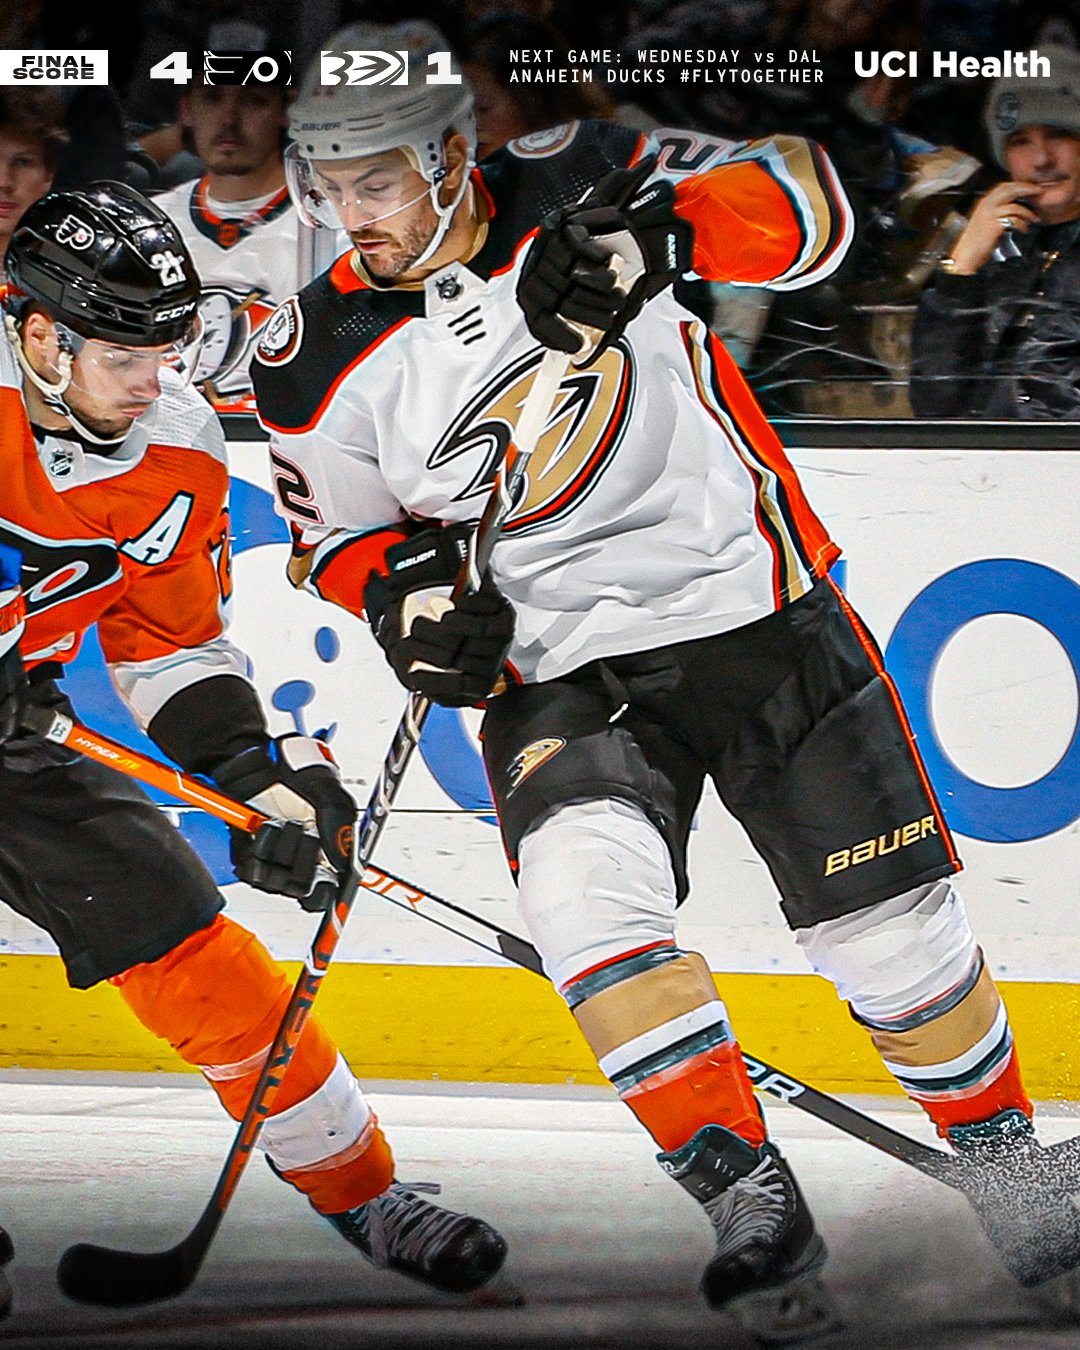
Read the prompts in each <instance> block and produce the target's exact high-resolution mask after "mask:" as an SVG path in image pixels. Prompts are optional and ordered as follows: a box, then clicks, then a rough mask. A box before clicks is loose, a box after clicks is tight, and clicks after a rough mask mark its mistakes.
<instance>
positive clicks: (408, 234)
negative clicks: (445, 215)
mask: <svg viewBox="0 0 1080 1350" xmlns="http://www.w3.org/2000/svg"><path fill="white" fill-rule="evenodd" d="M432 214H434V213H432ZM435 229H436V226H435V225H433V224H432V223H431V221H430V220H428V219H426V218H420V219H417V220H414V221H411V222H410V223H409V224H408V225H406V226H405V227H404V228H403V229H402V230H401V232H400V233H399V234H396V235H395V236H394V238H393V239H388V238H387V236H386V235H380V234H378V233H377V232H376V231H375V230H371V231H367V230H356V231H354V232H353V233H352V234H350V236H349V237H350V239H351V240H352V242H353V244H354V246H355V245H358V244H359V243H362V242H364V240H365V239H380V240H385V241H386V242H385V244H384V246H383V247H382V248H381V249H380V250H379V252H378V253H364V252H362V251H360V250H359V248H358V249H357V251H358V252H359V253H360V261H361V262H362V263H363V265H364V268H365V270H366V271H367V272H368V273H370V275H371V276H373V277H377V278H378V279H379V280H380V281H393V280H394V278H395V277H399V276H401V274H402V273H403V272H408V271H409V269H410V268H411V267H413V265H414V264H415V263H416V260H417V258H419V257H420V256H421V254H422V253H423V252H424V250H425V249H426V248H427V246H428V244H430V243H431V237H432V235H433V234H434V233H435Z"/></svg>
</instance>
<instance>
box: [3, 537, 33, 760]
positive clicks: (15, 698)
mask: <svg viewBox="0 0 1080 1350" xmlns="http://www.w3.org/2000/svg"><path fill="white" fill-rule="evenodd" d="M21 568H22V557H21V555H20V554H19V553H18V552H17V550H15V549H13V548H10V547H9V546H8V545H7V544H0V745H3V744H4V742H5V741H9V740H11V738H12V736H14V735H15V733H16V732H17V731H18V729H19V715H20V714H21V712H22V709H23V703H24V701H25V699H26V691H27V688H28V685H27V681H26V671H25V670H24V669H23V662H22V656H21V654H20V652H19V640H20V639H21V638H22V635H23V631H24V630H25V628H26V602H25V600H24V599H23V593H22V590H21V588H20V586H19V574H20V570H21Z"/></svg>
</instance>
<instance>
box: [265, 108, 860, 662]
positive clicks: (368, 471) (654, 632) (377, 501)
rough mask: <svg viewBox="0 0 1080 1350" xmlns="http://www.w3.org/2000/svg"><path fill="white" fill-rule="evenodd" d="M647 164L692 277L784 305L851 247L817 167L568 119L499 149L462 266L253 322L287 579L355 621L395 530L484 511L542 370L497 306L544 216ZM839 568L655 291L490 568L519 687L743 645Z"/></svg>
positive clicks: (519, 322)
mask: <svg viewBox="0 0 1080 1350" xmlns="http://www.w3.org/2000/svg"><path fill="white" fill-rule="evenodd" d="M650 154H655V155H656V156H657V162H656V170H655V173H656V176H658V177H662V178H665V179H667V180H669V181H670V182H672V183H673V184H674V190H675V203H676V210H677V211H678V212H679V214H681V215H683V216H685V217H686V218H687V219H688V220H690V221H691V222H692V223H693V226H694V252H693V265H694V270H695V272H696V273H697V275H698V276H700V277H703V278H704V279H706V280H713V281H727V282H731V283H734V284H737V285H751V286H758V285H765V286H769V287H772V288H775V289H781V290H787V289H794V288H797V287H801V286H808V285H811V284H812V283H814V282H816V281H820V280H822V279H823V278H825V277H827V276H829V275H830V273H831V272H832V271H833V270H834V269H835V268H836V267H837V266H838V265H839V263H840V261H841V260H842V259H843V257H844V254H845V252H846V251H847V248H848V245H849V243H850V241H851V236H852V216H851V211H850V208H849V207H848V204H847V201H846V199H845V197H844V193H843V190H842V189H841V187H840V186H839V184H838V182H837V180H836V176H835V174H834V172H833V169H832V167H831V165H830V164H829V161H828V159H827V157H826V156H825V154H824V153H823V152H822V151H821V149H820V148H819V147H817V146H815V145H813V144H812V143H810V142H808V141H805V140H802V139H800V138H799V137H793V136H774V137H768V138H765V139H762V140H759V141H751V142H746V143H736V142H733V141H725V140H719V139H717V138H715V137H708V136H699V135H696V134H694V133H691V132H685V131H677V130H668V129H658V130H655V131H652V132H650V133H649V134H648V135H644V134H642V133H640V132H637V131H633V130H631V129H629V128H627V127H622V126H616V125H614V124H612V123H605V122H582V123H574V124H571V125H568V126H562V127H554V128H551V129H550V130H548V131H544V132H538V133H536V134H535V135H532V136H526V137H524V138H522V139H521V140H519V141H511V142H510V144H509V145H508V146H506V147H505V148H504V149H503V150H501V151H499V152H498V153H497V154H495V155H493V156H491V158H490V159H488V160H485V162H484V163H483V164H481V165H480V166H479V168H478V169H477V170H476V173H475V175H474V178H473V187H474V191H475V193H476V200H477V201H478V203H479V207H478V210H479V212H480V213H481V216H482V221H481V223H480V228H479V230H478V232H477V235H476V238H475V239H474V241H473V247H472V251H471V253H470V254H469V255H468V256H467V257H466V258H465V259H463V260H461V261H458V262H454V263H450V264H448V265H447V266H445V267H442V268H440V269H439V270H438V271H436V272H433V273H432V274H431V275H430V276H428V277H426V278H425V279H424V281H423V282H422V283H418V284H416V285H405V286H393V287H383V288H380V287H378V286H376V285H374V284H373V282H372V279H371V278H370V277H368V276H367V275H365V274H364V272H363V269H362V265H361V266H357V262H358V261H359V260H358V259H357V258H356V255H346V256H345V257H343V258H341V259H339V261H338V262H336V263H335V264H334V266H333V267H332V268H331V269H330V271H329V272H327V273H325V274H324V275H323V276H322V277H319V278H318V279H317V280H315V281H314V282H312V284H311V285H310V286H308V287H306V288H305V289H304V290H303V291H301V292H300V294H299V296H298V297H296V298H294V299H292V300H289V301H287V302H286V303H285V304H284V305H283V306H282V307H281V308H279V309H278V310H277V311H276V312H275V314H274V316H273V317H272V318H271V319H270V320H269V321H268V323H267V325H266V327H265V328H264V330H263V337H262V340H261V343H260V346H259V348H258V351H257V353H256V359H255V362H254V363H253V365H252V375H253V378H254V382H255V390H256V394H257V396H258V403H259V416H260V418H261V419H262V421H263V423H264V425H266V426H267V427H268V428H269V430H270V432H271V440H272V445H271V449H272V458H273V463H274V469H275V474H276V486H277V494H278V502H279V509H280V510H281V511H282V513H283V514H284V515H285V516H286V517H287V518H288V519H289V520H290V522H291V523H292V524H293V526H294V527H295V531H296V534H297V549H296V554H295V557H294V560H293V566H292V567H291V569H290V574H291V575H292V577H293V579H294V580H295V581H298V582H300V583H301V584H304V585H305V586H307V587H308V588H309V589H311V590H313V591H315V592H316V593H317V594H319V595H322V596H323V597H324V598H326V599H329V600H333V601H335V602H336V603H338V604H341V605H343V606H344V607H346V608H348V609H351V610H353V611H354V612H356V611H358V610H359V609H360V608H361V607H362V593H363V586H364V582H365V580H366V578H367V576H368V573H369V571H370V570H371V568H372V567H373V566H378V558H377V557H375V556H374V554H375V553H377V551H378V549H379V548H380V547H383V546H384V544H385V543H386V542H392V540H393V538H394V537H395V536H394V535H393V534H392V533H380V532H382V531H384V530H385V527H386V526H388V525H395V524H396V523H399V522H401V521H403V520H405V519H406V518H408V517H412V518H414V519H427V520H431V519H434V520H444V521H461V520H468V519H472V518H475V517H477V516H479V514H480V513H481V511H482V509H483V507H484V503H485V501H486V500H487V498H488V495H489V493H490V491H491V484H492V481H493V477H494V470H495V466H496V464H497V463H498V461H499V458H500V456H501V454H502V453H503V451H504V450H505V448H506V445H507V442H508V440H509V438H510V435H511V433H512V431H513V428H514V426H515V424H516V421H517V418H518V416H519V413H520V409H521V406H522V403H523V402H524V400H525V398H526V396H527V394H528V392H529V389H530V387H531V385H532V381H533V379H534V378H535V375H536V371H537V368H538V366H539V364H540V360H541V357H542V354H543V353H542V349H541V348H540V347H539V346H538V345H537V343H536V340H535V339H534V338H533V337H532V336H531V334H530V333H529V331H528V328H527V327H526V324H525V320H524V316H523V314H522V311H521V307H520V305H519V304H518V302H517V285H518V281H519V279H520V276H521V271H522V267H523V265H524V261H525V259H526V257H527V256H528V250H529V248H530V246H531V244H532V241H533V239H534V237H535V235H536V232H537V229H538V227H539V225H540V222H541V221H542V220H543V219H544V217H545V216H547V215H548V213H549V212H551V211H552V210H554V209H556V208H558V207H560V206H567V205H570V204H572V203H574V202H577V201H580V199H581V198H582V196H583V195H584V194H585V192H586V191H587V190H588V188H589V187H591V186H592V185H593V184H595V183H596V182H598V181H599V180H600V179H601V178H602V177H603V176H604V175H605V174H606V173H607V172H609V171H610V170H611V169H612V168H615V167H620V166H625V165H628V164H633V163H636V162H637V161H638V160H639V159H641V158H642V157H643V156H646V155H650ZM837 554H838V550H837V548H836V546H835V545H834V544H833V543H832V542H831V540H830V539H829V537H828V534H827V532H826V531H825V529H824V527H823V525H822V523H821V522H820V521H819V520H818V518H817V517H816V516H815V515H814V513H813V511H812V510H811V508H810V506H809V504H808V502H807V500H806V498H805V496H804V494H803V491H802V488H801V486H800V484H799V481H798V478H797V476H796V474H795V471H794V469H793V468H792V466H791V464H790V463H789V462H788V460H787V458H786V456H785V454H784V450H783V447H782V446H781V444H780V442H779V440H778V439H777V437H776V435H775V433H774V432H773V430H772V428H771V427H770V426H769V425H768V422H767V421H766V419H765V417H764V415H763V413H762V412H761V409H760V408H759V407H758V405H757V402H756V400H755V399H754V397H753V395H752V393H751V392H750V390H749V388H748V387H747V385H746V383H745V381H744V380H743V378H742V375H741V374H740V372H739V370H738V368H737V367H736V365H735V363H734V361H733V360H732V359H731V357H730V355H729V354H728V353H727V351H726V350H725V349H724V347H723V346H722V344H721V343H720V342H719V341H718V340H717V339H716V338H715V337H714V336H713V335H712V334H711V333H710V332H709V330H708V328H707V327H706V325H705V324H704V323H703V322H702V321H701V320H700V319H698V318H697V317H696V316H695V315H694V314H693V313H692V312H691V311H690V310H689V309H688V308H687V307H686V306H684V305H683V303H682V301H681V299H680V292H679V288H678V287H675V288H669V289H667V290H665V291H663V292H661V293H660V294H659V295H657V296H655V297H654V298H653V299H651V300H650V301H649V302H648V303H647V304H646V305H645V306H644V308H643V309H642V310H641V312H640V314H638V315H637V316H636V317H635V318H634V319H633V320H632V321H631V322H630V323H629V324H628V325H627V327H626V329H625V331H624V333H623V335H622V336H621V337H620V338H619V340H618V341H617V342H615V343H613V344H611V345H610V346H609V347H608V349H607V350H606V351H605V352H603V353H602V354H601V356H600V357H599V358H598V359H597V360H595V361H593V362H592V363H591V364H589V365H587V366H585V367H584V368H583V369H580V370H578V369H573V368H571V369H570V370H568V371H567V373H566V375H565V377H564V378H563V381H562V384H561V387H560V389H559V393H558V396H557V398H556V400H555V403H554V406H553V408H552V410H551V414H550V416H549V418H548V423H547V426H546V427H545V429H544V431H543V434H542V436H541V438H540V443H539V445H538V447H537V450H536V453H535V455H534V456H533V458H532V460H531V461H530V464H529V468H528V472H527V481H526V484H525V490H524V491H523V493H522V494H521V496H520V498H519V499H518V502H517V504H516V506H515V507H514V509H513V511H512V513H511V515H510V517H509V520H508V522H507V524H506V526H505V527H504V529H503V531H502V534H501V535H500V538H499V541H498V542H497V543H496V545H495V552H494V556H493V559H492V566H491V570H492V575H493V577H494V579H495V581H496V583H497V585H498V586H499V587H500V589H501V590H502V591H503V593H504V594H505V595H506V596H507V598H508V599H509V600H510V601H511V602H512V603H513V606H514V609H515V612H516V615H517V630H516V633H515V636H514V642H513V646H512V647H511V651H510V662H511V663H512V665H513V667H514V669H515V670H516V671H517V672H518V674H519V675H520V677H521V678H522V679H523V680H525V681H534V680H539V681H542V680H549V679H556V678H558V677H559V676H561V675H564V674H566V673H568V672H570V671H572V670H575V669H577V668H578V667H579V666H581V665H584V664H585V663H586V662H589V661H592V660H596V659H598V658H600V657H605V656H618V655H622V654H625V653H627V652H632V651H643V650H648V649H650V648H654V647H662V646H666V645H668V644H670V643H675V642H682V641H690V640H692V639H694V638H700V637H706V636H708V635H710V634H713V633H718V632H722V631H724V630H726V629H730V628H736V627H740V626H741V625H743V624H748V623H752V622H754V621H755V620H757V619H760V618H763V617H765V616H766V615H767V614H770V613H772V612H773V611H774V610H775V609H777V608H778V607H779V606H781V605H783V604H785V603H787V602H788V601H790V600H795V599H798V598H799V597H800V596H802V595H805V594H806V592H807V591H808V590H809V589H810V588H811V587H812V586H813V585H814V583H815V582H816V580H817V579H818V578H820V577H821V576H822V575H824V573H825V572H826V571H827V569H828V567H829V565H830V564H831V562H832V561H833V560H834V559H835V558H836V556H837Z"/></svg>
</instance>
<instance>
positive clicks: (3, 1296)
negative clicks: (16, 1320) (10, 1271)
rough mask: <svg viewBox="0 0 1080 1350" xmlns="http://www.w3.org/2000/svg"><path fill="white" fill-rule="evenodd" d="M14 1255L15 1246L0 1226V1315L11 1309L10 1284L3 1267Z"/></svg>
mask: <svg viewBox="0 0 1080 1350" xmlns="http://www.w3.org/2000/svg"><path fill="white" fill-rule="evenodd" d="M14 1255H15V1247H14V1245H13V1243H12V1241H11V1238H10V1237H8V1234H7V1229H6V1228H0V1317H6V1316H7V1315H8V1313H9V1312H10V1311H11V1285H10V1284H8V1278H7V1276H6V1275H5V1274H4V1270H3V1268H4V1266H6V1265H7V1263H8V1262H9V1261H10V1260H11V1258H12V1257H13V1256H14Z"/></svg>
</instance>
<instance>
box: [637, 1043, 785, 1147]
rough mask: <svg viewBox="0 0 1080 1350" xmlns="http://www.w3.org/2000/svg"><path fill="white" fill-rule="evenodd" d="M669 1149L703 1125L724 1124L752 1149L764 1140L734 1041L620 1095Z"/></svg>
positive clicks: (689, 1060)
mask: <svg viewBox="0 0 1080 1350" xmlns="http://www.w3.org/2000/svg"><path fill="white" fill-rule="evenodd" d="M619 1095H620V1096H621V1098H622V1100H623V1101H624V1102H625V1103H626V1105H627V1106H628V1107H629V1108H630V1110H631V1111H633V1113H634V1115H635V1116H637V1118H638V1120H640V1121H641V1123H642V1125H644V1126H645V1128H646V1129H647V1130H648V1131H649V1133H650V1134H651V1135H652V1137H653V1138H654V1139H655V1140H656V1142H657V1143H658V1144H659V1145H660V1147H661V1148H662V1149H663V1150H664V1152H665V1153H672V1152H674V1150H675V1149H677V1148H681V1147H682V1145H683V1144H685V1143H686V1142H687V1140H689V1139H692V1138H693V1137H694V1135H695V1134H697V1132H698V1130H700V1129H701V1128H702V1127H703V1126H705V1125H723V1126H724V1128H725V1129H728V1130H731V1131H732V1133H733V1134H737V1135H738V1136H739V1137H740V1138H741V1139H745V1140H746V1142H747V1143H748V1144H750V1145H752V1146H753V1147H754V1148H757V1147H759V1145H761V1144H763V1143H764V1142H765V1124H764V1121H763V1120H762V1118H761V1112H760V1110H759V1109H758V1104H757V1101H756V1100H755V1098H754V1091H753V1088H752V1087H751V1086H750V1079H749V1077H748V1075H747V1072H746V1065H745V1064H744V1063H743V1058H742V1053H741V1052H740V1050H739V1047H738V1044H737V1043H736V1042H735V1041H726V1042H725V1043H724V1044H722V1045H714V1046H712V1047H711V1048H710V1049H709V1050H706V1051H705V1052H704V1053H702V1054H700V1055H694V1056H692V1057H691V1058H690V1059H686V1060H683V1061H682V1062H681V1063H679V1064H675V1065H673V1066H672V1067H671V1068H670V1069H667V1070H665V1071H663V1072H660V1073H657V1074H653V1075H652V1076H651V1077H649V1078H646V1079H644V1080H643V1081H642V1082H640V1083H638V1084H636V1085H635V1086H634V1087H632V1088H629V1089H628V1090H626V1091H624V1092H622V1093H620V1094H619Z"/></svg>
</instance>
